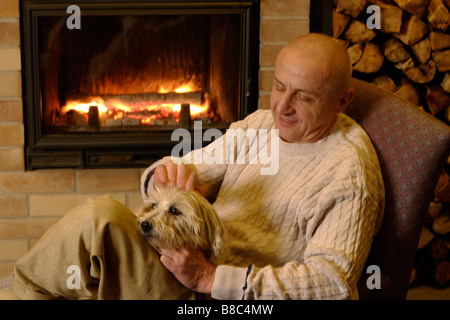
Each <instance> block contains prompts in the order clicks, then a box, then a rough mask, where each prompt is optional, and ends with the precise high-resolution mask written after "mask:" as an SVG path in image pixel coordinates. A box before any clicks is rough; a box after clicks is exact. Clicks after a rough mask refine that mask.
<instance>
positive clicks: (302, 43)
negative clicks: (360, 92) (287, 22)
mask: <svg viewBox="0 0 450 320" xmlns="http://www.w3.org/2000/svg"><path fill="white" fill-rule="evenodd" d="M281 59H289V60H292V61H295V60H296V59H302V60H306V59H308V60H310V61H311V63H317V64H319V65H320V66H321V68H320V70H319V74H318V76H320V77H322V78H323V81H324V84H325V87H326V88H327V89H328V90H331V92H330V93H332V94H333V95H334V94H336V95H341V94H342V93H343V92H344V91H345V90H346V89H347V88H348V87H349V84H350V80H351V76H352V69H351V63H350V58H349V56H348V54H347V51H346V49H345V47H344V45H343V44H342V43H341V42H339V40H336V39H334V38H332V37H329V36H327V35H324V34H319V33H309V34H305V35H302V36H300V37H298V38H296V39H294V40H293V41H292V42H290V43H289V44H288V45H287V46H285V47H284V48H283V49H282V50H281V52H280V54H279V55H278V58H277V63H278V62H279V61H280V60H281Z"/></svg>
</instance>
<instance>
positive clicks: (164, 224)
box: [137, 186, 224, 258]
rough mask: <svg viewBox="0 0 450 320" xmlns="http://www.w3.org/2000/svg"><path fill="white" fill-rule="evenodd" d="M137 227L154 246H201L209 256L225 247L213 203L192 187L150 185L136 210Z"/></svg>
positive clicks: (222, 228)
mask: <svg viewBox="0 0 450 320" xmlns="http://www.w3.org/2000/svg"><path fill="white" fill-rule="evenodd" d="M137 215H138V218H137V227H138V230H139V232H140V233H141V234H142V235H144V236H145V237H146V238H147V240H148V242H149V243H150V244H151V245H152V246H153V247H154V248H155V249H158V248H170V249H179V248H181V247H182V246H183V245H184V244H187V245H189V246H191V247H193V248H201V249H202V250H203V251H204V252H205V253H206V255H207V256H208V257H212V258H218V257H220V256H221V255H222V253H223V251H224V227H223V225H222V222H221V221H220V219H219V218H218V216H217V213H216V211H215V210H214V208H213V206H212V205H211V204H210V203H209V202H208V200H206V199H205V198H204V197H203V196H201V195H200V193H198V192H197V191H195V190H192V191H185V190H179V189H177V188H175V187H173V188H170V187H162V186H159V187H153V190H152V192H150V193H149V196H148V198H147V199H145V200H144V206H143V208H142V209H141V210H140V212H138V213H137Z"/></svg>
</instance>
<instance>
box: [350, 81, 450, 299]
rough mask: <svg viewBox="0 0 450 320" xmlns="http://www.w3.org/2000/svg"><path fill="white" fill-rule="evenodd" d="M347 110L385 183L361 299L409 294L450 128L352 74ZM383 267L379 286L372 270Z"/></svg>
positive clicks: (448, 151)
mask: <svg viewBox="0 0 450 320" xmlns="http://www.w3.org/2000/svg"><path fill="white" fill-rule="evenodd" d="M352 87H353V88H355V97H354V99H353V101H352V103H351V104H350V105H349V106H348V107H347V109H346V111H345V113H346V114H347V115H349V116H350V117H352V118H353V119H354V120H355V121H357V122H358V123H359V124H360V125H361V126H362V127H363V128H364V129H365V130H366V132H367V133H368V134H369V136H370V138H371V140H372V143H373V145H374V147H375V150H376V152H377V154H378V158H379V161H380V166H381V170H382V174H383V180H384V183H385V188H386V203H385V213H384V218H383V223H382V226H381V229H380V231H379V233H378V234H377V236H376V237H375V239H374V242H373V245H372V248H371V251H370V254H369V257H368V259H367V262H366V266H365V269H364V271H363V273H362V276H361V278H360V280H359V283H358V291H359V295H360V299H406V295H407V291H408V287H409V279H410V275H411V271H412V267H413V264H414V258H415V254H416V251H417V244H418V241H419V237H420V233H421V230H422V226H423V223H424V218H425V214H426V212H427V210H428V206H429V203H430V201H431V200H432V198H433V194H434V189H435V186H436V183H437V180H438V178H439V175H440V173H441V171H442V169H443V167H444V165H445V161H446V160H447V157H448V156H449V154H450V127H449V126H447V125H446V124H444V123H443V122H442V121H440V120H438V119H436V118H434V117H433V116H431V115H430V114H428V113H426V112H424V111H423V110H420V109H419V108H418V107H417V106H414V105H412V104H410V103H409V102H407V101H406V100H403V99H402V98H400V97H398V96H396V95H394V94H392V93H391V92H388V91H385V90H383V89H380V88H378V87H376V86H375V85H372V84H370V83H367V82H364V81H361V80H357V79H352ZM370 265H376V266H378V267H379V270H380V271H381V277H380V278H381V287H380V289H376V288H373V289H370V288H369V287H368V286H367V279H368V278H369V277H370V279H369V282H370V283H372V284H373V282H372V280H373V279H374V278H373V277H374V276H376V275H374V276H373V275H372V272H373V271H371V269H369V270H370V271H367V267H368V266H370Z"/></svg>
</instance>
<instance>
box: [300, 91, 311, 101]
mask: <svg viewBox="0 0 450 320" xmlns="http://www.w3.org/2000/svg"><path fill="white" fill-rule="evenodd" d="M297 99H298V100H301V101H305V102H311V101H313V99H312V98H311V97H309V96H307V95H305V94H303V93H299V94H297Z"/></svg>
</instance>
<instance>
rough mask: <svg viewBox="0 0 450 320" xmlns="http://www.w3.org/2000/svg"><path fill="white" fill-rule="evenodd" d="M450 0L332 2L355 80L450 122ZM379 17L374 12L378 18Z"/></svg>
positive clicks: (337, 32) (336, 28)
mask: <svg viewBox="0 0 450 320" xmlns="http://www.w3.org/2000/svg"><path fill="white" fill-rule="evenodd" d="M449 7H450V0H334V10H333V36H334V37H335V38H338V39H342V40H343V41H345V42H346V45H347V51H348V53H349V55H350V58H351V61H352V65H353V70H354V74H353V76H354V77H356V78H360V79H362V80H366V81H369V82H372V83H375V84H376V85H378V86H380V87H382V88H384V89H387V90H389V91H392V92H394V93H396V94H398V95H400V96H402V97H403V98H405V99H407V100H409V101H411V102H412V103H413V104H415V105H417V106H421V107H423V109H424V110H425V111H428V112H430V113H431V114H433V115H435V116H436V117H438V118H440V119H441V120H443V121H445V122H447V123H449V124H450V13H449ZM378 13H379V15H378V17H377V16H376V14H378Z"/></svg>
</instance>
